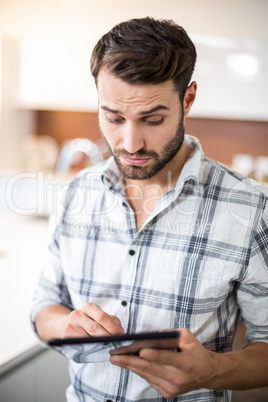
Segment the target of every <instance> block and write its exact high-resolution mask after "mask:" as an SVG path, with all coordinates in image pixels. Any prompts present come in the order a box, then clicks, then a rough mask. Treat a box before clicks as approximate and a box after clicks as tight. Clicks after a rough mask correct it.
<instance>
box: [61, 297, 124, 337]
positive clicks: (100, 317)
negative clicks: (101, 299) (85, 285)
mask: <svg viewBox="0 0 268 402" xmlns="http://www.w3.org/2000/svg"><path fill="white" fill-rule="evenodd" d="M123 333H124V330H123V328H122V326H121V322H120V320H119V318H117V317H116V316H114V315H109V314H107V313H105V312H104V311H103V310H102V309H101V308H100V307H99V306H97V305H96V304H93V303H87V304H85V305H84V306H83V307H82V308H81V309H80V310H74V311H72V312H71V313H70V314H69V317H68V320H67V323H66V324H65V326H64V328H63V330H62V334H61V337H62V338H72V337H77V336H88V335H90V336H106V335H112V334H113V335H115V334H123Z"/></svg>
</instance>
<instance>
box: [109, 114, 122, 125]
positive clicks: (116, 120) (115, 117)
mask: <svg viewBox="0 0 268 402" xmlns="http://www.w3.org/2000/svg"><path fill="white" fill-rule="evenodd" d="M106 117H107V120H108V121H109V122H110V123H113V124H120V123H122V122H123V121H124V118H123V117H121V116H119V115H117V114H112V113H108V114H106Z"/></svg>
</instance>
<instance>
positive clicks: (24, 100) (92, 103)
mask: <svg viewBox="0 0 268 402" xmlns="http://www.w3.org/2000/svg"><path fill="white" fill-rule="evenodd" d="M91 51H92V49H91V48H90V45H89V43H88V42H86V41H85V42H83V40H81V39H80V38H74V37H71V36H70V37H68V36H67V37H66V36H64V37H61V36H37V37H29V38H25V39H23V40H21V41H20V72H19V75H20V76H19V85H18V93H17V102H18V105H19V106H20V107H22V108H26V109H36V110H38V109H48V110H96V109H97V91H96V88H95V83H94V80H93V78H92V76H91V73H90V64H89V60H90V55H91Z"/></svg>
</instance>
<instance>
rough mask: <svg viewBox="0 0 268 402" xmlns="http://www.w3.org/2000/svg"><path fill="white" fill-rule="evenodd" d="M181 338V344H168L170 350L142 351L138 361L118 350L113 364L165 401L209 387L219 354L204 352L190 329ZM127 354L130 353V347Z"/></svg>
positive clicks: (178, 342) (113, 355)
mask: <svg viewBox="0 0 268 402" xmlns="http://www.w3.org/2000/svg"><path fill="white" fill-rule="evenodd" d="M180 334H181V335H180V337H179V338H178V340H177V339H175V340H172V342H173V344H171V340H169V344H168V349H156V348H154V349H153V348H143V349H141V350H140V352H139V357H137V356H129V355H127V354H126V355H122V354H118V353H121V352H120V350H121V349H120V350H119V352H117V351H116V350H115V351H113V352H111V357H110V362H111V363H112V364H114V365H117V366H120V367H122V368H125V369H128V370H130V371H132V372H133V373H136V374H138V375H139V376H140V377H142V378H144V379H145V380H146V381H147V382H148V383H149V384H150V385H151V386H152V387H153V388H155V389H156V390H157V391H158V392H159V393H160V394H161V395H162V396H163V397H164V398H166V399H169V398H173V397H175V396H177V395H180V394H184V393H186V392H190V391H193V390H195V389H199V388H204V387H208V384H209V379H210V378H212V377H213V374H214V372H215V371H216V368H215V359H214V357H215V355H216V354H215V353H213V352H211V351H209V350H207V349H205V348H204V347H203V346H202V345H201V344H200V342H198V340H197V339H196V338H195V337H194V336H193V335H192V334H191V333H190V331H188V330H187V329H180ZM170 348H174V349H179V350H180V351H179V352H174V351H171V350H169V349H170ZM124 352H125V353H128V350H127V347H126V348H124ZM129 353H131V349H130V352H129Z"/></svg>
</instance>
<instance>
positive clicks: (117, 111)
mask: <svg viewBox="0 0 268 402" xmlns="http://www.w3.org/2000/svg"><path fill="white" fill-rule="evenodd" d="M100 108H101V109H102V110H106V112H110V113H114V114H119V115H121V114H122V113H121V112H120V110H115V109H110V108H109V107H108V106H104V105H103V106H100ZM158 110H169V108H168V107H167V106H164V105H158V106H155V107H153V108H152V109H150V110H146V111H143V112H140V113H139V115H140V116H147V115H148V114H151V113H154V112H157V111H158Z"/></svg>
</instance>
